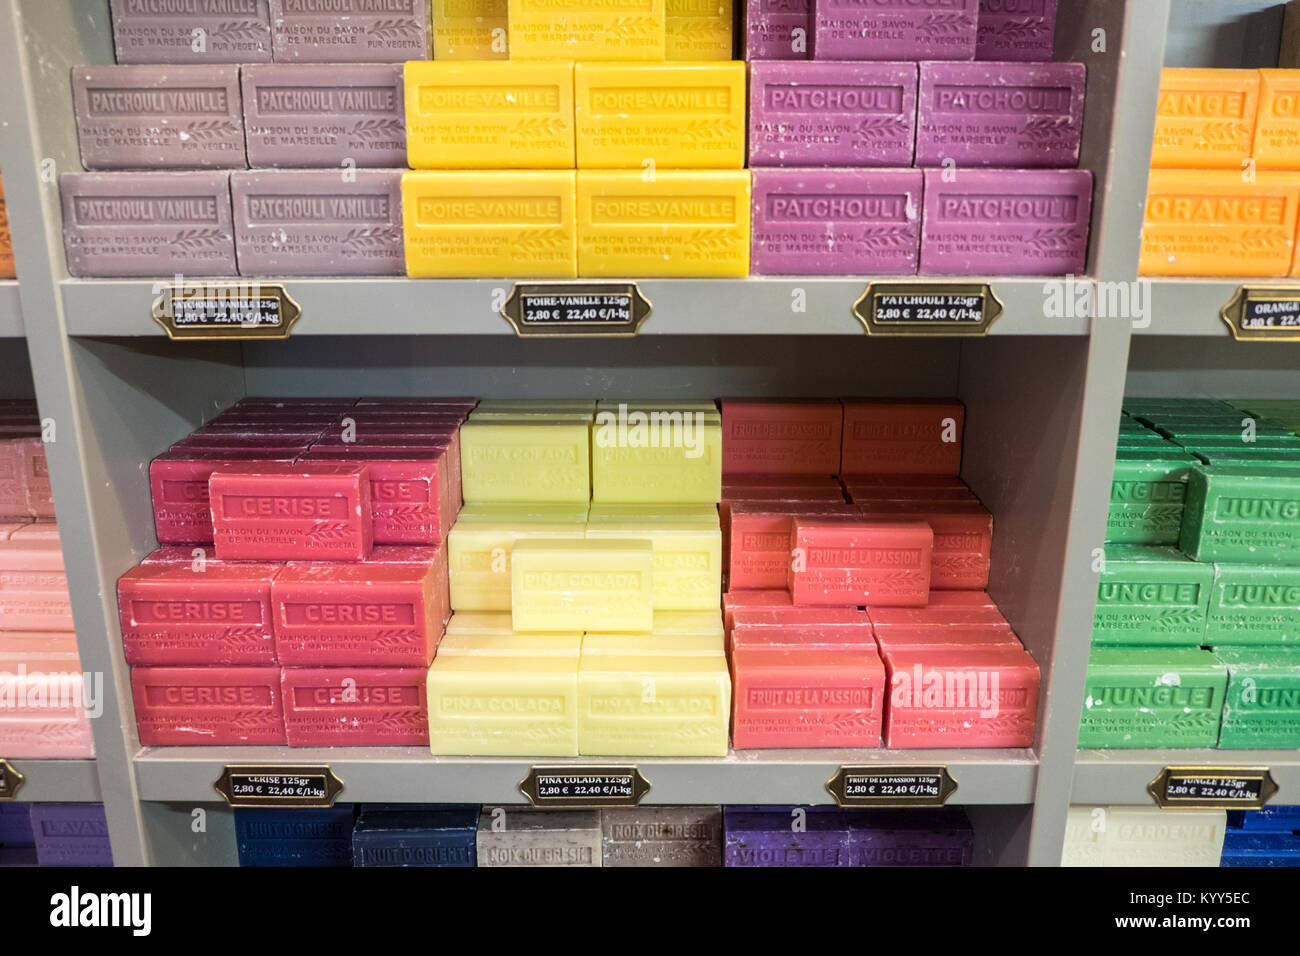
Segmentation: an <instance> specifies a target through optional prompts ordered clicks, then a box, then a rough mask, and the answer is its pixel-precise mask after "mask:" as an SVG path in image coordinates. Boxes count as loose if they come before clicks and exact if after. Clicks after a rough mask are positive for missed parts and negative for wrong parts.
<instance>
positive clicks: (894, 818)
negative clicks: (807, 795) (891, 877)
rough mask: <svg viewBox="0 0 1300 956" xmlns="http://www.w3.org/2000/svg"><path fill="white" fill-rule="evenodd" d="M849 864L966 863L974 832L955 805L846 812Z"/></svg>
mask: <svg viewBox="0 0 1300 956" xmlns="http://www.w3.org/2000/svg"><path fill="white" fill-rule="evenodd" d="M846 816H847V818H848V821H849V865H850V866H970V865H971V861H972V857H973V856H974V844H975V834H974V832H973V830H972V829H971V825H970V820H969V819H967V817H966V814H965V812H964V811H963V810H961V809H959V808H953V809H951V810H874V811H866V812H861V813H852V814H846Z"/></svg>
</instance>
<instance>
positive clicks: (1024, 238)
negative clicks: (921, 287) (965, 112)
mask: <svg viewBox="0 0 1300 956" xmlns="http://www.w3.org/2000/svg"><path fill="white" fill-rule="evenodd" d="M949 180H951V181H949ZM1091 212H1092V173H1090V172H1088V171H1087V170H1081V169H1040V170H1023V171H1017V172H1014V173H1010V172H1007V171H1006V170H990V169H958V170H956V171H955V172H954V171H952V170H934V169H927V170H926V171H925V213H924V218H923V222H922V233H921V272H922V273H923V274H930V275H987V274H994V275H1081V274H1082V273H1083V271H1084V265H1085V260H1086V257H1087V252H1088V227H1089V222H1090V217H1091Z"/></svg>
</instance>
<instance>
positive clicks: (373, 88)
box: [239, 63, 406, 171]
mask: <svg viewBox="0 0 1300 956" xmlns="http://www.w3.org/2000/svg"><path fill="white" fill-rule="evenodd" d="M239 79H240V86H241V88H242V89H243V94H244V95H243V100H244V135H245V137H246V138H247V141H248V164H249V165H250V166H252V167H253V168H254V169H257V168H259V167H266V166H282V167H299V168H301V167H329V168H332V169H334V170H335V171H337V170H338V169H340V168H341V167H343V165H344V163H345V162H347V161H348V160H351V161H352V163H353V164H355V166H359V167H362V168H375V169H385V168H393V167H398V166H405V165H406V99H405V96H406V94H405V92H404V91H403V87H402V67H401V65H400V64H397V63H357V64H343V63H331V64H329V65H328V66H322V65H319V64H314V63H275V64H266V65H263V66H257V65H254V66H245V67H244V68H243V69H242V70H241V71H240V78H239Z"/></svg>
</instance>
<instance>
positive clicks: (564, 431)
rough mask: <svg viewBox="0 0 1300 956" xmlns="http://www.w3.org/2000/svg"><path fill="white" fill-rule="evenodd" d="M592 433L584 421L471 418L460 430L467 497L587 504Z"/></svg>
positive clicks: (479, 500)
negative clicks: (489, 421) (485, 420)
mask: <svg viewBox="0 0 1300 956" xmlns="http://www.w3.org/2000/svg"><path fill="white" fill-rule="evenodd" d="M590 433H591V425H590V423H589V422H587V421H584V420H567V421H566V420H559V421H547V420H544V419H496V420H493V421H492V422H491V423H490V424H489V423H486V422H484V421H483V420H480V419H473V420H471V421H467V422H466V423H465V424H464V425H462V426H461V429H460V460H461V492H462V494H463V495H464V496H465V501H467V502H472V503H480V502H484V503H486V502H539V503H540V502H550V503H561V502H567V503H571V504H586V503H587V502H588V501H589V500H590V499H591V454H590V442H591V439H590Z"/></svg>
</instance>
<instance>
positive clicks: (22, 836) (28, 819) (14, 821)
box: [0, 803, 35, 849]
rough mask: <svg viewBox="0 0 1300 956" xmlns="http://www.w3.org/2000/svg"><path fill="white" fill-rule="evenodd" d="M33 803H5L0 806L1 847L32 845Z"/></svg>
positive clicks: (33, 843) (33, 841) (33, 842)
mask: <svg viewBox="0 0 1300 956" xmlns="http://www.w3.org/2000/svg"><path fill="white" fill-rule="evenodd" d="M34 845H35V840H34V837H33V834H32V804H30V803H5V804H3V805H2V806H0V848H4V849H11V848H15V847H31V846H34Z"/></svg>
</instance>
